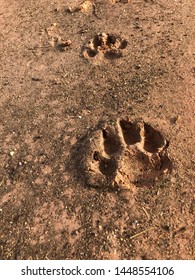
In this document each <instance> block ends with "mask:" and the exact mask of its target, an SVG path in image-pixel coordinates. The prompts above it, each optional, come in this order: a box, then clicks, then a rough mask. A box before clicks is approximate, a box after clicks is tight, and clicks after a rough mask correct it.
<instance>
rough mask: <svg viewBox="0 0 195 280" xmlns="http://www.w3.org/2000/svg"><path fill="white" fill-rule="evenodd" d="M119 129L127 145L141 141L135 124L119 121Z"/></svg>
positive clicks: (138, 128)
mask: <svg viewBox="0 0 195 280" xmlns="http://www.w3.org/2000/svg"><path fill="white" fill-rule="evenodd" d="M120 127H121V129H122V133H123V137H124V140H125V142H126V144H127V145H134V144H136V143H138V142H140V141H141V135H140V127H139V126H138V125H137V123H135V122H133V123H132V122H128V121H126V120H121V121H120Z"/></svg>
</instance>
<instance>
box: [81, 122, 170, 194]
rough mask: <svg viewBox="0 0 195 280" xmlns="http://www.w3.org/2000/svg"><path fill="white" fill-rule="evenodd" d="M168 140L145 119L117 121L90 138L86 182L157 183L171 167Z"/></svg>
mask: <svg viewBox="0 0 195 280" xmlns="http://www.w3.org/2000/svg"><path fill="white" fill-rule="evenodd" d="M167 148H168V142H167V140H166V139H165V138H164V137H163V135H162V133H161V132H159V131H158V130H156V129H155V128H153V127H152V126H151V125H150V124H148V123H145V122H144V121H129V120H126V119H121V120H117V121H116V122H115V123H114V124H112V125H105V127H104V128H103V129H101V130H97V131H96V132H94V133H93V135H92V136H91V137H90V139H89V141H88V145H87V150H88V153H87V156H86V158H85V160H84V169H85V178H86V181H87V184H88V185H90V186H94V187H108V186H109V187H117V188H120V189H131V188H133V187H136V186H143V185H145V186H149V185H152V184H154V182H155V181H156V180H158V179H159V178H160V177H161V176H164V175H165V174H166V173H167V172H169V171H170V170H171V167H172V163H171V160H170V159H169V157H168V152H167Z"/></svg>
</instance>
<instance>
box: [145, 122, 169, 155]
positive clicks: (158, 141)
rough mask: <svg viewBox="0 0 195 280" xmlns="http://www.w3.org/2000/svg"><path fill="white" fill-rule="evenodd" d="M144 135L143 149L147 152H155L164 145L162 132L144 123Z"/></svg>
mask: <svg viewBox="0 0 195 280" xmlns="http://www.w3.org/2000/svg"><path fill="white" fill-rule="evenodd" d="M144 137H145V142H144V149H145V150H146V151H147V152H149V153H157V152H158V151H159V149H160V148H162V147H164V146H165V140H164V137H163V136H162V134H161V133H160V132H159V131H157V130H155V129H154V128H153V127H152V126H151V125H149V124H146V123H144Z"/></svg>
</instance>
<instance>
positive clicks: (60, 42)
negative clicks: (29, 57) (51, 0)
mask: <svg viewBox="0 0 195 280" xmlns="http://www.w3.org/2000/svg"><path fill="white" fill-rule="evenodd" d="M46 33H47V37H48V41H49V43H50V45H51V46H52V47H53V48H55V49H56V50H58V51H61V52H63V51H65V50H66V48H67V47H69V46H70V45H71V44H72V41H71V40H66V39H65V38H64V35H63V32H62V31H61V30H60V28H59V27H58V25H57V23H53V24H51V26H50V27H48V28H46Z"/></svg>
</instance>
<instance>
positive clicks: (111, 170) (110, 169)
mask: <svg viewBox="0 0 195 280" xmlns="http://www.w3.org/2000/svg"><path fill="white" fill-rule="evenodd" d="M94 160H96V161H99V170H100V171H101V173H102V174H104V175H105V176H106V177H110V179H112V178H114V176H115V173H116V170H117V167H118V166H117V162H116V160H115V159H112V158H111V159H108V158H105V157H103V156H101V155H100V154H99V153H98V152H94Z"/></svg>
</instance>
